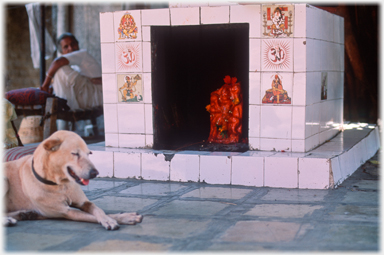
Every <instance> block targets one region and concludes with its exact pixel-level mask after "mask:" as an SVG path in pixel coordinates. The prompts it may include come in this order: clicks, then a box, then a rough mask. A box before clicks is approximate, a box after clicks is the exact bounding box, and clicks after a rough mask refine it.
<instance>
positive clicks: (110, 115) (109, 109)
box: [104, 104, 119, 133]
mask: <svg viewBox="0 0 384 255" xmlns="http://www.w3.org/2000/svg"><path fill="white" fill-rule="evenodd" d="M104 128H105V132H106V133H118V132H119V129H118V126H117V105H116V104H104Z"/></svg>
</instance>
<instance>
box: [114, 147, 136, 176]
mask: <svg viewBox="0 0 384 255" xmlns="http://www.w3.org/2000/svg"><path fill="white" fill-rule="evenodd" d="M113 176H114V177H115V178H139V177H140V176H141V156H140V154H139V153H119V152H115V153H114V172H113Z"/></svg>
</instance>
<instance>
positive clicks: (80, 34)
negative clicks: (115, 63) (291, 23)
mask: <svg viewBox="0 0 384 255" xmlns="http://www.w3.org/2000/svg"><path fill="white" fill-rule="evenodd" d="M312 5H315V6H317V7H319V8H322V9H325V10H327V11H329V12H332V13H334V14H337V15H340V16H342V17H343V18H344V25H345V79H344V119H345V120H346V121H352V122H358V121H360V122H369V123H376V122H377V119H378V118H379V82H380V80H379V78H380V77H379V75H378V68H379V56H380V50H379V46H378V41H379V30H378V22H379V17H380V13H379V11H380V8H379V6H378V5H374V4H359V5H352V4H349V5H345V4H343V5H329V4H327V5H326V6H325V5H324V4H323V5H320V4H312ZM164 7H166V4H144V3H140V4H133V3H129V4H123V3H120V4H104V5H101V4H100V5H96V4H73V5H69V15H68V27H69V32H72V33H74V34H75V35H76V36H77V38H78V40H79V42H80V47H81V48H87V49H88V50H89V52H90V53H91V54H92V55H93V56H94V57H95V58H96V59H98V60H99V61H100V59H101V57H100V35H99V31H100V26H99V13H100V12H109V11H110V12H113V11H117V10H126V9H147V8H164ZM3 8H4V12H3V13H4V18H5V22H3V24H5V27H4V31H5V33H4V35H5V37H4V39H3V40H4V44H3V45H4V49H3V52H4V58H5V59H3V61H4V62H3V66H4V70H3V79H4V88H3V90H4V92H6V91H9V90H12V89H17V88H25V87H39V86H40V84H39V83H40V78H39V69H34V68H33V65H32V60H31V57H30V55H31V53H30V39H29V25H28V15H27V12H26V9H25V6H24V5H23V4H17V5H15V4H6V5H4V7H3ZM45 9H46V19H45V23H46V27H47V30H48V31H49V32H50V34H51V35H52V36H53V38H56V37H57V34H56V24H57V5H55V4H52V5H49V4H46V7H45ZM51 61H52V58H51V59H49V60H47V62H46V66H47V67H48V66H49V64H50V62H51Z"/></svg>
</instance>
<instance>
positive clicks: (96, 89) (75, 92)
mask: <svg viewBox="0 0 384 255" xmlns="http://www.w3.org/2000/svg"><path fill="white" fill-rule="evenodd" d="M57 48H58V50H59V52H60V53H61V54H62V55H63V56H61V57H58V58H56V59H55V60H54V61H53V62H52V63H51V65H50V67H49V69H48V72H47V76H46V78H45V80H44V82H43V84H42V86H41V89H42V90H44V91H47V92H50V91H49V90H50V89H49V86H50V85H51V82H52V79H53V77H54V80H53V83H52V87H53V91H54V94H55V95H56V96H58V97H61V98H64V99H66V100H67V101H68V102H67V104H68V106H69V107H70V108H71V110H77V109H86V108H92V107H95V106H100V105H102V104H103V94H102V86H101V66H100V65H99V63H98V62H97V61H96V60H95V59H94V58H93V57H92V56H91V55H90V54H89V53H88V52H87V51H86V50H79V43H78V41H77V39H76V38H75V36H74V35H72V34H71V33H64V34H62V35H61V36H60V37H59V38H58V40H57Z"/></svg>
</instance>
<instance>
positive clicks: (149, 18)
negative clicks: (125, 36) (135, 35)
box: [141, 9, 170, 26]
mask: <svg viewBox="0 0 384 255" xmlns="http://www.w3.org/2000/svg"><path fill="white" fill-rule="evenodd" d="M141 15H142V25H143V26H169V25H170V18H169V9H152V10H150V9H147V10H142V11H141Z"/></svg>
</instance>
